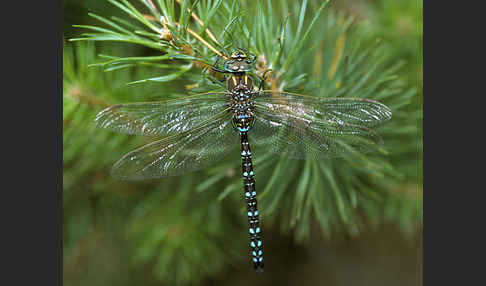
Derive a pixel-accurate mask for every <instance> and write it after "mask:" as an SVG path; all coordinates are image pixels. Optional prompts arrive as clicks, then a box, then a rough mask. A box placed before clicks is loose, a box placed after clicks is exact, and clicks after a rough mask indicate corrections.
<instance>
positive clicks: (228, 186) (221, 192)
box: [63, 0, 423, 286]
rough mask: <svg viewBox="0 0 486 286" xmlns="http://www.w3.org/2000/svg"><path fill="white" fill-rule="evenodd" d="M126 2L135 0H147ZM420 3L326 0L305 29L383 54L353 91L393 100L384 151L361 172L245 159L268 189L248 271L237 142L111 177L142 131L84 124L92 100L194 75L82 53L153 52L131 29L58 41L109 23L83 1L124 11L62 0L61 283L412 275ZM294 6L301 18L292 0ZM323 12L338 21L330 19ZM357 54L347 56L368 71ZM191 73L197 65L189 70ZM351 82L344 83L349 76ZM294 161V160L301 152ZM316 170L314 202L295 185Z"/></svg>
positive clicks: (417, 222)
mask: <svg viewBox="0 0 486 286" xmlns="http://www.w3.org/2000/svg"><path fill="white" fill-rule="evenodd" d="M153 2H155V3H157V1H153ZM200 2H204V3H205V2H207V1H200ZM209 2H210V3H212V2H215V1H209ZM253 2H255V3H256V2H257V1H253ZM253 2H251V3H253ZM269 2H271V3H272V5H274V6H280V5H282V4H281V2H280V1H269ZM131 3H133V4H134V5H135V7H137V8H140V9H141V10H143V8H144V6H143V1H131ZM246 3H248V2H246ZM289 3H297V2H295V1H289ZM319 4H320V1H309V6H308V8H307V11H306V13H308V14H309V16H307V14H306V17H308V18H312V16H313V15H314V13H315V11H316V10H317V7H318V6H319ZM176 5H178V4H176ZM249 5H250V4H249ZM292 5H293V4H292ZM292 5H290V6H289V7H291V8H292V7H294V6H292ZM422 5H423V4H422V1H413V0H411V1H406V0H340V1H332V2H331V4H330V5H329V7H326V9H325V10H324V12H323V14H326V13H329V14H332V15H337V16H336V17H335V18H325V20H323V22H318V23H317V26H315V27H314V28H313V29H312V35H311V39H314V40H315V39H317V38H319V37H320V36H319V33H322V34H323V36H322V38H326V37H327V38H326V39H329V38H331V40H329V41H328V42H327V43H329V45H330V47H331V46H332V47H334V46H336V43H337V42H339V35H342V34H344V33H346V36H347V38H346V39H347V40H348V41H349V46H351V48H350V52H349V59H350V61H351V62H352V60H353V55H354V54H353V47H356V48H355V50H356V51H355V53H356V56H355V58H359V55H360V50H361V47H368V48H369V49H370V55H372V56H370V59H371V60H370V61H371V62H373V61H375V60H374V59H380V60H381V58H382V59H383V63H382V65H380V66H378V67H377V68H376V71H373V72H372V71H369V81H370V83H369V84H367V85H365V86H364V87H363V88H362V89H358V92H359V91H368V90H370V91H374V90H376V91H377V92H381V93H380V94H382V95H383V101H384V103H385V104H387V105H389V106H391V108H392V110H393V112H394V117H393V119H392V121H393V122H391V123H387V126H388V127H384V128H383V131H382V135H383V137H384V139H385V149H386V150H387V154H375V155H370V157H369V161H366V162H368V164H369V165H366V166H375V165H376V166H375V167H372V169H373V168H375V169H376V172H375V173H372V174H371V175H369V174H366V173H360V172H359V169H360V165H359V164H358V163H357V165H356V166H352V164H351V166H350V164H349V162H345V163H343V162H341V161H337V163H326V164H329V165H326V166H327V167H329V168H332V170H331V171H329V173H326V170H322V172H321V171H320V172H321V173H315V172H314V173H310V174H311V175H306V171H305V170H307V169H305V170H304V171H302V172H300V171H299V170H295V168H294V169H292V167H291V166H290V165H291V164H292V163H290V165H285V164H286V163H285V162H284V161H278V162H277V161H271V160H269V161H268V163H265V164H262V162H260V165H258V164H256V163H255V168H256V173H257V175H258V176H257V178H256V180H257V186H258V187H257V190H258V191H260V192H261V191H262V190H264V189H265V190H267V189H268V194H267V193H265V198H263V199H262V200H261V203H260V201H259V207H260V208H261V213H263V217H262V220H263V235H264V247H265V248H264V249H265V272H264V274H263V275H256V274H255V273H254V272H253V270H252V267H251V264H250V261H249V257H248V253H247V244H248V242H247V234H246V233H247V225H246V216H245V214H244V212H243V209H244V202H243V199H242V197H241V194H242V191H241V188H242V182H241V178H240V174H239V172H240V164H241V162H240V159H239V156H238V152H237V148H238V147H236V149H235V154H234V156H229V157H228V158H227V159H225V160H224V161H222V162H221V163H218V164H216V165H215V166H214V167H211V168H209V169H208V170H203V171H200V172H196V173H191V174H187V175H184V176H181V177H174V178H167V179H163V180H157V181H149V182H123V181H117V180H115V179H113V178H111V177H110V175H109V170H110V167H111V165H112V164H113V163H114V162H116V161H117V160H118V159H119V158H121V156H122V155H124V154H125V153H126V152H128V151H130V150H133V149H134V148H136V147H138V146H141V145H142V144H144V143H148V142H150V139H147V138H142V137H132V136H126V135H120V134H114V133H112V132H110V131H107V130H102V129H99V128H97V127H96V126H95V125H94V124H93V118H94V116H95V115H96V113H98V112H99V111H100V110H102V109H103V108H104V107H107V106H109V105H112V104H116V103H120V102H135V101H146V100H160V99H164V98H167V97H171V96H178V95H180V94H184V93H185V90H186V87H187V85H188V84H194V82H195V81H191V79H186V78H184V77H182V78H181V79H178V80H176V81H170V82H162V83H157V82H155V83H153V82H152V83H146V84H140V85H126V83H128V82H131V81H134V80H139V79H141V78H148V77H157V76H160V75H163V74H164V73H165V71H161V69H159V68H157V67H156V66H150V65H145V66H144V65H139V66H135V67H130V68H127V69H117V70H113V71H103V70H102V68H100V67H96V66H95V67H88V65H90V64H94V63H99V62H102V61H103V59H101V58H100V57H99V55H100V54H109V55H116V56H125V57H128V56H154V55H160V52H158V51H155V50H153V49H150V48H147V47H144V46H140V45H133V44H130V43H119V42H103V41H99V42H95V43H93V42H70V41H68V40H69V39H72V38H78V37H80V35H81V34H82V33H84V32H86V31H85V30H82V29H80V28H75V27H73V25H76V24H83V25H97V26H100V27H106V26H103V24H102V23H100V22H99V21H97V20H96V19H94V18H93V17H89V15H88V13H95V14H97V15H101V16H103V17H106V18H109V17H111V16H115V17H119V18H120V19H128V18H129V17H128V16H127V15H126V14H125V13H124V12H123V11H121V9H119V8H118V7H115V6H114V5H112V4H110V3H108V2H107V1H100V0H85V1H75V0H64V1H63V6H64V7H63V9H64V14H63V16H64V22H63V34H64V49H63V63H64V65H63V279H64V285H228V284H231V285H328V286H338V285H353V286H354V285H373V286H378V285H387V286H394V285H397V286H399V285H422V282H421V280H422V127H421V124H422V37H423V31H422ZM282 6H284V5H282ZM290 12H291V13H292V14H294V15H293V16H295V18H297V16H298V14H299V10H291V11H290ZM276 17H277V18H278V17H279V16H278V15H277V16H276ZM323 17H328V16H327V15H324V16H323ZM350 17H352V18H353V19H355V20H354V22H353V32H351V31H350V32H343V31H344V30H343V31H341V32H340V33H341V34H339V33H337V34H336V35H337V36H336V37H335V38H336V39H334V40H332V38H333V36H332V35H333V34H332V33H334V32H332V33H327V34H326V31H328V29H330V30H329V31H334V29H338V28H333V27H334V26H333V25H335V26H336V27H341V26H340V25H344V24H340V23H341V22H343V21H341V19H349V18H350ZM290 18H291V19H290V20H289V22H291V21H292V19H293V18H292V17H290ZM281 20H282V19H279V21H281ZM333 21H334V22H336V23H337V24H329V23H334V22H333ZM306 23H307V22H306ZM326 23H327V24H326ZM324 24H326V25H327V26H325V27H324V26H319V25H324ZM209 27H210V28H211V26H209ZM294 27H295V26H294ZM323 27H324V28H323ZM329 27H331V28H329ZM214 29H215V30H217V28H216V27H215V28H214ZM346 31H347V30H346ZM362 34H366V35H365V36H362ZM277 37H278V35H275V38H277ZM377 39H380V41H381V42H380V43H381V46H380V48H376V49H375V48H374V47H375V46H373V45H372V44H370V43H372V42H375V41H376V40H377ZM353 45H354V46H353ZM326 47H327V46H325V45H324V47H323V48H322V49H321V51H322V54H323V56H322V57H323V58H324V60H323V61H325V60H326V55H327V54H329V55H332V52H331V51H329V49H327V48H326ZM307 56H308V55H307ZM312 59H313V58H311V59H310V60H309V61H312ZM105 60H106V59H105ZM360 65H361V64H360ZM368 65H370V64H369V63H368ZM307 66H308V65H305V64H302V65H299V68H300V69H301V70H299V71H295V74H296V75H295V77H299V76H298V75H299V74H303V73H305V72H309V73H310V72H312V71H306V70H305V69H308V68H307ZM371 66H373V65H372V64H371ZM366 67H367V66H366V65H365V64H363V67H362V68H361V70H360V67H359V65H358V67H357V68H356V69H357V71H361V72H364V77H367V75H368V74H367V73H366V72H367V71H366ZM296 69H297V68H296ZM291 72H294V71H291ZM388 72H390V74H391V75H392V76H390V78H389V79H383V78H380V73H383V74H385V73H388ZM198 74H201V70H198V71H195V72H194V77H197V76H198ZM292 76H294V75H292ZM198 78H199V77H198ZM302 78H305V77H302ZM359 79H360V78H358V79H356V81H358V80H359ZM389 81H390V82H393V83H388V82H389ZM197 82H198V83H200V82H204V81H203V80H200V81H197ZM304 82H306V83H307V81H305V80H304ZM308 82H309V84H308V85H305V87H303V88H301V89H299V88H298V87H299V86H302V85H303V84H298V83H296V84H295V89H296V90H297V91H302V90H304V91H307V90H310V89H311V88H308V86H311V81H310V80H309V81H308ZM375 83H376V86H378V87H375ZM321 84H322V85H324V83H322V82H321ZM347 84H348V85H349V86H351V87H352V86H353V82H348V83H347ZM382 85H383V87H382ZM289 86H291V83H289ZM312 86H315V84H314V85H312ZM343 86H344V87H341V88H345V87H346V81H345V80H344V83H343ZM373 88H374V89H373ZM314 90H318V88H317V89H314ZM350 90H352V88H351V89H350ZM351 95H353V96H354V97H359V96H360V95H359V94H358V95H354V94H351ZM371 98H374V97H373V95H372V96H371ZM375 99H376V97H375ZM380 101H382V100H381V99H380ZM257 151H258V150H257ZM264 153H265V152H264V151H261V153H258V152H256V154H264ZM256 156H258V155H256ZM254 160H256V159H254ZM282 164H283V165H282ZM299 164H302V165H299V166H302V168H303V169H304V168H305V167H304V166H307V165H305V164H307V163H305V162H304V163H299ZM281 166H283V167H281ZM259 168H261V170H262V171H260V169H259ZM297 168H299V167H297ZM275 169H276V170H280V171H278V172H274V170H275ZM318 175H321V177H322V178H323V179H322V182H323V183H322V184H321V185H322V194H328V195H327V196H325V197H324V199H323V202H325V204H324V203H323V204H321V205H320V207H321V208H319V206H316V205H313V208H311V207H310V206H309V200H311V199H309V200H307V199H306V200H303V199H301V198H299V194H297V195H296V194H294V193H296V192H295V189H297V188H299V187H300V186H301V185H302V183H300V182H301V181H303V180H304V179H302V178H306V177H310V178H313V176H318ZM283 177H288V178H296V179H295V180H293V179H291V180H290V181H289V182H287V183H283V181H284V180H282V183H281V184H280V185H279V182H280V179H279V178H283ZM273 178H274V179H273ZM297 178H298V179H297ZM272 179H273V180H272ZM275 181H277V183H275ZM272 182H273V183H272ZM319 182H320V181H319ZM346 182H357V183H356V184H354V183H349V185H348V184H347V183H346ZM358 183H359V184H358ZM272 184H273V185H272ZM318 185H319V184H318ZM333 185H337V187H336V186H333ZM356 185H360V186H361V187H360V188H356ZM267 187H268V188H267ZM309 188H310V185H309ZM317 189H318V191H321V190H319V188H317ZM304 196H305V197H306V198H307V197H309V196H310V195H309V194H307V193H305V194H304ZM282 197H283V198H282ZM328 198H329V199H328ZM259 199H260V197H259ZM318 204H319V203H318ZM295 205H297V206H298V207H295ZM295 209H297V210H298V211H296V212H297V213H298V215H296V214H295V213H294V210H295ZM319 209H320V212H319ZM290 210H292V212H291V211H290ZM306 210H309V211H306ZM310 210H312V211H310ZM299 211H300V212H299ZM289 213H291V214H290V215H289Z"/></svg>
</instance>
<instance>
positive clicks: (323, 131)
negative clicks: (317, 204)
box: [249, 91, 391, 159]
mask: <svg viewBox="0 0 486 286" xmlns="http://www.w3.org/2000/svg"><path fill="white" fill-rule="evenodd" d="M254 102H255V118H256V121H255V125H254V126H253V128H252V129H251V130H250V132H249V136H250V139H251V140H252V141H253V142H254V144H256V145H266V148H268V150H269V151H272V152H276V153H281V154H282V155H284V154H285V156H288V157H290V158H299V159H301V158H305V157H306V156H307V155H311V156H313V157H316V158H331V157H339V156H342V155H343V154H345V153H349V152H353V151H359V152H368V151H371V150H375V149H376V147H377V146H379V145H381V144H383V141H382V139H381V137H380V136H378V135H377V134H376V133H374V132H373V131H372V130H371V129H370V127H374V126H377V125H379V124H381V123H383V122H385V121H386V120H388V119H390V118H391V111H390V109H389V108H388V107H386V106H385V105H383V104H381V103H379V102H376V101H372V100H367V99H354V98H319V97H311V96H303V95H298V94H291V93H284V92H269V91H265V92H260V93H259V94H258V95H256V96H255V99H254Z"/></svg>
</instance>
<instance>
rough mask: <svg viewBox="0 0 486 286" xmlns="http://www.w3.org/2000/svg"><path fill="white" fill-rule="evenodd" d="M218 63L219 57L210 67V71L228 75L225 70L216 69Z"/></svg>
mask: <svg viewBox="0 0 486 286" xmlns="http://www.w3.org/2000/svg"><path fill="white" fill-rule="evenodd" d="M218 62H219V57H218V58H217V59H216V62H215V63H214V64H213V65H212V66H211V69H212V70H213V71H215V72H219V73H228V72H227V71H225V70H222V69H219V68H217V65H218Z"/></svg>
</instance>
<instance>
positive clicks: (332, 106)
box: [95, 49, 392, 272]
mask: <svg viewBox="0 0 486 286" xmlns="http://www.w3.org/2000/svg"><path fill="white" fill-rule="evenodd" d="M255 60H256V56H255V55H254V54H252V53H249V52H248V51H246V50H242V49H237V50H234V51H233V52H232V53H231V55H230V56H228V57H227V59H226V60H225V61H224V62H223V65H222V67H221V68H220V67H217V66H216V63H217V62H216V63H215V65H213V67H212V68H213V70H214V71H215V72H219V73H222V74H224V76H225V78H224V80H226V90H225V91H222V92H207V93H201V94H195V95H190V96H186V97H183V98H180V99H174V100H167V101H156V102H142V103H127V104H118V105H114V106H112V107H109V108H107V109H105V110H103V111H101V112H100V113H99V114H98V115H97V116H96V118H95V122H96V124H97V125H98V126H99V127H102V128H106V129H109V130H112V131H116V132H121V133H126V134H131V135H143V136H151V137H155V138H156V139H154V140H155V141H153V142H152V143H149V144H146V145H144V146H142V147H140V148H138V149H136V150H134V151H132V152H130V153H128V154H126V155H125V156H123V157H122V158H121V159H120V160H119V161H117V162H116V163H115V164H114V166H113V168H112V171H111V174H112V175H113V176H114V177H116V178H119V179H125V180H143V179H156V178H163V177H169V176H178V175H182V174H184V173H187V172H191V171H196V170H200V169H204V168H207V167H209V166H210V165H212V164H214V163H216V162H217V161H220V160H222V159H223V158H224V157H225V156H226V155H228V154H230V153H231V151H232V150H233V149H234V148H236V146H237V145H238V144H239V145H240V150H241V153H240V154H241V163H242V164H241V172H242V176H243V190H244V191H243V198H244V200H245V203H246V210H247V216H248V229H249V230H248V231H249V252H250V259H251V262H252V263H253V267H254V269H255V270H257V271H258V272H261V271H263V266H264V263H263V241H262V228H261V226H260V214H259V211H258V208H257V192H256V187H255V171H254V169H253V164H252V155H253V153H252V149H251V148H250V143H251V144H252V146H263V147H265V148H266V150H268V151H269V152H272V153H275V154H278V155H280V156H285V157H288V158H294V159H305V158H315V159H327V158H333V157H339V156H341V155H343V154H345V153H349V152H350V150H358V151H359V152H368V151H371V150H373V149H374V148H376V146H380V145H382V144H383V140H382V139H381V137H380V136H379V135H378V134H377V133H375V132H374V131H373V130H372V128H373V127H375V126H378V125H380V124H382V123H384V122H385V121H387V120H389V119H390V118H391V116H392V112H391V110H390V109H389V108H388V107H387V106H386V105H384V104H382V103H379V102H377V101H373V100H369V99H362V98H326V97H318V96H309V95H301V94H295V93H289V92H282V91H274V90H263V89H262V82H263V80H262V81H261V82H260V86H259V87H258V88H257V87H256V86H254V85H253V79H252V76H250V75H249V73H250V72H251V71H252V70H253V69H254V68H255V67H254V66H255Z"/></svg>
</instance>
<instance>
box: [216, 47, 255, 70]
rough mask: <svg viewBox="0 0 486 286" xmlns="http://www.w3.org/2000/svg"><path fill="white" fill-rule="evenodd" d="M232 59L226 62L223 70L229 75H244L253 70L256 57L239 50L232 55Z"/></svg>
mask: <svg viewBox="0 0 486 286" xmlns="http://www.w3.org/2000/svg"><path fill="white" fill-rule="evenodd" d="M230 58H231V59H229V60H227V61H225V62H224V65H223V69H224V70H225V71H227V72H229V73H244V72H249V71H251V70H252V69H253V65H254V63H255V59H256V56H255V55H253V54H251V53H247V52H245V51H243V50H241V49H238V50H236V51H234V52H233V53H232V54H231V56H230Z"/></svg>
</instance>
